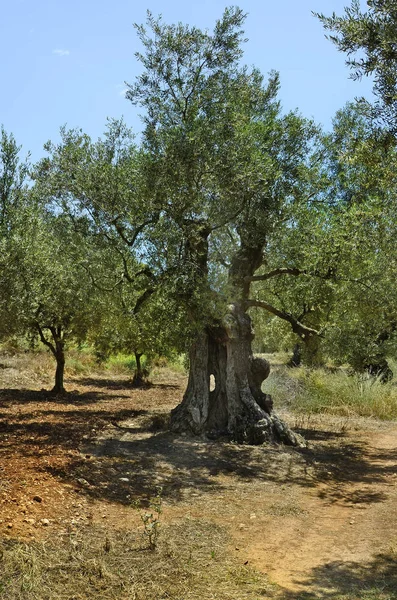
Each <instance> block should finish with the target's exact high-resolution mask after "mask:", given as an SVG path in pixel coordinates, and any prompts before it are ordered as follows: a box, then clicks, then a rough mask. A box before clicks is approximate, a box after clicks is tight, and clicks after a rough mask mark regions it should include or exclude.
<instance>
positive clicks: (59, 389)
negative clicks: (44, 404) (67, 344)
mask: <svg viewBox="0 0 397 600" xmlns="http://www.w3.org/2000/svg"><path fill="white" fill-rule="evenodd" d="M54 356H55V359H56V361H57V368H56V370H55V384H54V387H53V388H52V391H53V392H54V393H55V394H64V393H65V388H64V383H63V382H64V373H65V352H64V349H63V347H60V348H59V347H57V348H56V353H55V355H54Z"/></svg>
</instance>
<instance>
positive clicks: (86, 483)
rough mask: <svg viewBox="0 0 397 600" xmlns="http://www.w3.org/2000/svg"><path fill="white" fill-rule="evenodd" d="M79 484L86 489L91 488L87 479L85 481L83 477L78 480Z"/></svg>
mask: <svg viewBox="0 0 397 600" xmlns="http://www.w3.org/2000/svg"><path fill="white" fill-rule="evenodd" d="M77 483H79V484H80V485H83V486H84V487H89V485H90V484H89V483H88V481H87V480H86V479H83V478H82V477H80V479H78V480H77Z"/></svg>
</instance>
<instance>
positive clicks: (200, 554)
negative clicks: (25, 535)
mask: <svg viewBox="0 0 397 600" xmlns="http://www.w3.org/2000/svg"><path fill="white" fill-rule="evenodd" d="M227 542H228V538H227V536H226V534H225V531H224V529H222V528H220V527H217V526H215V525H213V524H207V523H205V522H203V521H195V520H186V521H185V522H183V523H182V524H180V525H174V526H172V527H168V528H167V529H164V531H162V533H161V539H160V542H159V545H158V547H157V549H156V550H155V551H154V552H152V551H150V550H148V549H147V546H146V542H145V540H144V539H143V538H142V536H141V534H139V533H125V532H119V531H114V532H112V533H109V532H108V531H106V530H105V529H103V528H100V527H93V526H90V527H88V528H86V529H84V530H81V531H80V532H79V533H77V534H75V535H71V536H69V537H67V538H66V537H64V538H63V539H60V540H54V539H52V540H49V541H47V542H44V543H43V542H42V543H31V544H26V543H21V542H16V541H9V542H3V543H2V544H0V593H1V597H2V598H7V600H26V599H27V598H29V600H72V599H73V600H92V599H94V598H95V600H116V599H117V600H157V599H158V600H160V599H165V598H167V599H174V600H177V599H178V600H188V599H192V600H193V599H197V598H201V599H202V600H210V599H211V600H212V599H215V598H216V599H217V600H246V599H247V600H248V599H252V600H254V599H255V600H257V599H259V598H271V597H274V596H273V590H272V588H271V586H270V585H269V584H268V582H267V580H266V577H265V576H264V575H262V574H259V573H258V572H256V571H254V570H252V569H251V568H250V567H248V566H244V565H241V564H238V563H237V562H236V560H234V559H233V558H231V557H230V555H228V553H227V551H226V549H227Z"/></svg>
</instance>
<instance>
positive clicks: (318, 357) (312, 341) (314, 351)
mask: <svg viewBox="0 0 397 600" xmlns="http://www.w3.org/2000/svg"><path fill="white" fill-rule="evenodd" d="M302 341H303V343H302V346H301V354H302V364H304V365H306V366H307V367H321V366H322V365H323V364H324V357H323V354H322V352H321V338H320V336H318V335H307V336H305V338H304V339H303V340H302Z"/></svg>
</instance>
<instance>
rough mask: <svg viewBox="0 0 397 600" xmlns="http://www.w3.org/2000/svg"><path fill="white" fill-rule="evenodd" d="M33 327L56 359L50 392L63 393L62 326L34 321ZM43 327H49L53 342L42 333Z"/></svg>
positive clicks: (63, 343) (63, 354)
mask: <svg viewBox="0 0 397 600" xmlns="http://www.w3.org/2000/svg"><path fill="white" fill-rule="evenodd" d="M35 327H36V329H37V331H38V333H39V336H40V340H41V342H42V343H43V344H44V345H45V346H47V348H49V349H50V350H51V352H52V354H53V356H54V358H55V360H56V363H57V366H56V370H55V382H54V387H53V388H52V392H54V393H55V394H65V393H66V390H65V388H64V373H65V340H64V334H63V331H62V327H61V326H58V327H55V326H51V325H46V326H44V327H42V326H41V325H40V323H39V322H38V321H36V322H35ZM43 329H49V330H50V332H51V336H52V339H53V342H50V341H49V340H48V339H47V338H46V337H45V335H44V331H43Z"/></svg>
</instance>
